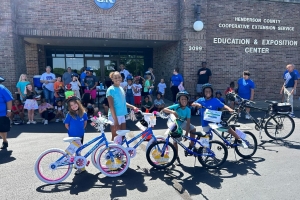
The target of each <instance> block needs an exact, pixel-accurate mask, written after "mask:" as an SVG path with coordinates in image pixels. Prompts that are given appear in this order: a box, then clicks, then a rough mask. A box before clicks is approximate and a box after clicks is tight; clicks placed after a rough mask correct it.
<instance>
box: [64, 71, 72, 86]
mask: <svg viewBox="0 0 300 200" xmlns="http://www.w3.org/2000/svg"><path fill="white" fill-rule="evenodd" d="M62 81H63V83H64V85H67V84H69V83H70V82H71V81H72V69H71V67H68V69H67V71H66V72H65V73H64V74H63V77H62Z"/></svg>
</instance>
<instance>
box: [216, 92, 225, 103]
mask: <svg viewBox="0 0 300 200" xmlns="http://www.w3.org/2000/svg"><path fill="white" fill-rule="evenodd" d="M216 98H217V99H219V100H220V101H221V102H222V103H225V100H224V99H223V98H222V93H221V92H220V91H217V92H216Z"/></svg>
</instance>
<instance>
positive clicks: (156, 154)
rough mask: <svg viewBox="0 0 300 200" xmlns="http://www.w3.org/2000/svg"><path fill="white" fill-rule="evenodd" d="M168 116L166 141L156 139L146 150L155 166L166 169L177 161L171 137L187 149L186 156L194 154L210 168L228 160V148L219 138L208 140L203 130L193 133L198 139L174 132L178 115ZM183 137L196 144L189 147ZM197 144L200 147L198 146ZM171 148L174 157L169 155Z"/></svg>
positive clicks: (148, 157) (203, 164)
mask: <svg viewBox="0 0 300 200" xmlns="http://www.w3.org/2000/svg"><path fill="white" fill-rule="evenodd" d="M161 117H162V116H161ZM162 118H163V117H162ZM166 118H168V122H167V125H168V129H167V131H166V134H168V136H167V138H166V139H165V141H156V142H154V143H152V144H151V145H150V146H149V148H148V149H147V152H146V158H147V161H148V162H149V163H150V165H152V166H153V167H154V168H157V169H164V168H167V167H169V166H171V165H172V164H173V163H174V162H175V160H176V158H177V156H178V155H177V151H176V149H175V147H174V145H173V144H172V143H170V138H172V139H173V140H174V141H176V142H177V144H178V145H179V146H181V147H182V148H183V149H184V150H185V156H188V155H192V156H194V157H195V158H196V157H197V158H198V161H199V162H200V163H201V165H202V166H204V167H206V168H208V169H215V168H218V167H219V166H221V165H222V164H223V163H224V162H225V161H226V159H227V156H228V150H227V148H226V146H225V145H224V144H223V143H222V142H220V141H217V140H208V138H207V137H206V135H205V134H202V133H201V132H195V133H193V134H195V135H197V137H196V139H194V138H191V137H188V136H185V135H183V136H181V135H178V134H176V133H172V131H171V130H172V129H173V127H174V122H175V120H176V117H175V116H174V115H172V114H171V115H169V117H166ZM179 120H180V119H179ZM181 138H184V139H187V140H190V141H193V142H194V145H193V146H192V148H191V149H189V148H188V147H186V146H185V145H184V144H183V143H182V142H181ZM197 144H198V145H197ZM196 145H197V146H199V147H196ZM170 150H172V151H173V157H172V158H171V159H170V156H169V154H170V152H171V151H170ZM171 153H172V152H171ZM217 153H218V156H217Z"/></svg>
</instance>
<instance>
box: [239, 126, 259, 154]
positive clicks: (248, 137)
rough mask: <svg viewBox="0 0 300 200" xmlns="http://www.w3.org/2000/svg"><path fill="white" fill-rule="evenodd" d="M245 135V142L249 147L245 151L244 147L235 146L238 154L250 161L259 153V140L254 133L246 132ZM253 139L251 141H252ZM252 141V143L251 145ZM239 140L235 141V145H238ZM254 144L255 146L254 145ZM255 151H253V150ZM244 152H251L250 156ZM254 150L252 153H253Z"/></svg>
mask: <svg viewBox="0 0 300 200" xmlns="http://www.w3.org/2000/svg"><path fill="white" fill-rule="evenodd" d="M244 133H245V134H246V135H247V136H246V140H244V141H245V142H246V144H247V146H248V148H247V149H244V148H243V147H242V146H235V147H234V149H235V151H236V153H237V154H238V155H239V156H240V157H242V158H244V159H249V158H251V157H252V156H253V155H254V154H255V153H256V151H257V139H256V137H255V135H254V134H253V133H251V132H250V131H244ZM250 138H251V139H250ZM250 141H251V143H250ZM237 142H238V140H237V139H235V141H234V144H237ZM252 143H253V144H252ZM252 149H253V150H252ZM242 150H245V151H248V150H250V151H249V154H245V153H242ZM251 150H252V151H251Z"/></svg>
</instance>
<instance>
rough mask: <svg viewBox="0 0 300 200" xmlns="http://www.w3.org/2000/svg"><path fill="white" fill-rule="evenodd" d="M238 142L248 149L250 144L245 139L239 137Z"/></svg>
mask: <svg viewBox="0 0 300 200" xmlns="http://www.w3.org/2000/svg"><path fill="white" fill-rule="evenodd" d="M238 143H239V145H240V146H242V147H243V148H244V149H248V146H247V144H246V142H245V141H244V140H242V139H239V140H238Z"/></svg>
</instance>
